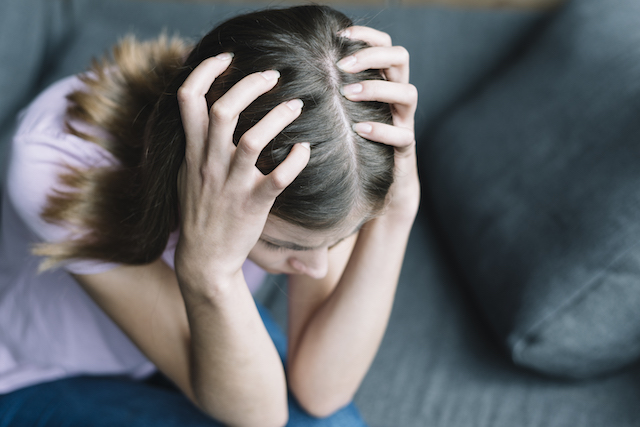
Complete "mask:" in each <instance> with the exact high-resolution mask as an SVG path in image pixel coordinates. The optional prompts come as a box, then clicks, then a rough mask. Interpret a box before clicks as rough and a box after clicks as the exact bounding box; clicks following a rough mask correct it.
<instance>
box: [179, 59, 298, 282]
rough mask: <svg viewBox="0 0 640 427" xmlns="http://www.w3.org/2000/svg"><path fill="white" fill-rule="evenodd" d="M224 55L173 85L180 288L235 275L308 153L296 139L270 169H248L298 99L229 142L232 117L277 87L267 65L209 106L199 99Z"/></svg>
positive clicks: (293, 115) (225, 62)
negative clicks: (179, 145) (178, 123)
mask: <svg viewBox="0 0 640 427" xmlns="http://www.w3.org/2000/svg"><path fill="white" fill-rule="evenodd" d="M231 59H232V58H231V55H228V54H221V55H218V56H217V57H213V58H209V59H206V60H204V61H203V62H202V63H201V64H200V65H198V67H196V69H195V70H193V72H192V73H191V74H190V75H189V77H188V78H187V79H186V80H185V82H184V84H183V85H182V86H181V87H180V89H179V90H178V102H179V106H180V113H181V117H182V123H183V127H184V131H185V136H186V151H185V158H184V161H183V163H182V166H181V168H180V171H179V173H178V195H179V201H180V216H181V230H180V240H179V242H178V247H177V250H176V259H175V262H176V273H177V274H178V278H179V281H180V282H181V285H184V283H189V284H190V286H199V288H198V290H199V291H201V292H205V293H209V292H211V291H212V290H214V289H215V286H223V285H224V284H228V283H231V282H232V279H237V278H238V277H239V276H238V275H240V274H242V264H243V263H244V261H245V260H246V258H247V256H248V254H249V252H250V251H251V249H252V248H253V246H254V245H255V244H256V242H257V241H258V238H259V237H260V234H261V233H262V229H263V228H264V224H265V222H266V220H267V215H268V214H269V211H270V209H271V207H272V205H273V203H274V201H275V198H276V196H278V194H280V193H281V192H282V191H283V190H284V189H285V188H286V187H287V186H288V185H289V184H290V183H291V182H292V181H293V180H294V179H295V178H296V177H297V176H298V174H299V173H300V172H301V171H302V169H303V168H304V167H305V166H306V164H307V162H308V161H309V155H310V150H309V146H308V144H304V143H302V144H301V143H298V144H295V145H294V146H293V148H292V150H291V152H290V153H289V155H288V156H287V158H286V159H285V160H284V161H283V162H282V163H281V164H280V165H279V166H278V167H277V168H275V169H274V170H273V171H272V172H271V173H270V174H268V175H263V174H262V173H261V172H260V171H259V170H258V169H257V167H256V166H255V165H256V161H257V159H258V156H259V154H260V152H261V151H262V149H263V148H264V147H265V146H266V145H267V144H268V143H269V142H270V141H271V140H272V139H273V138H275V137H276V136H277V135H278V134H279V133H280V132H282V130H283V129H284V128H285V127H286V126H287V125H288V124H290V123H291V122H292V121H293V120H295V119H296V118H297V117H298V116H299V115H300V113H301V111H302V101H300V100H291V101H288V102H285V103H283V104H281V105H279V106H277V107H275V108H274V109H273V110H271V111H270V112H269V113H268V114H267V115H266V116H265V117H264V118H263V119H262V120H260V121H259V122H258V123H257V124H256V125H255V126H253V127H252V128H251V129H249V130H248V131H247V132H246V133H245V134H244V135H242V137H241V138H240V140H239V142H238V146H237V147H236V146H235V145H234V143H233V140H232V138H233V134H234V131H235V128H236V125H237V122H238V117H239V115H240V114H241V113H242V111H243V110H244V109H245V108H247V107H248V106H249V105H250V104H251V103H252V102H253V101H254V100H255V99H256V98H257V97H259V96H260V95H262V94H264V93H265V92H267V91H269V90H271V89H272V88H273V87H274V86H275V85H276V83H277V81H278V78H279V73H278V72H277V71H273V70H269V71H264V72H262V73H255V74H251V75H249V76H247V77H245V78H243V79H242V80H241V81H240V82H238V83H237V84H236V85H234V86H233V87H232V88H231V89H229V91H228V92H227V93H225V94H224V95H223V96H222V97H220V98H219V99H218V100H217V101H216V102H215V103H214V104H213V105H212V107H211V109H210V110H208V108H207V100H206V98H205V96H206V94H207V92H208V91H209V89H210V87H211V85H212V83H213V81H214V79H215V78H216V77H217V76H219V75H220V74H221V73H222V72H223V71H224V70H225V69H226V68H227V67H228V66H229V64H230V63H231ZM233 281H235V280H233ZM203 286H204V288H203ZM212 286H213V287H214V289H211V287H212Z"/></svg>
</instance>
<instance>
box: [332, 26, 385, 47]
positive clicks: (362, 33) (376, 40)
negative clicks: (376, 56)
mask: <svg viewBox="0 0 640 427" xmlns="http://www.w3.org/2000/svg"><path fill="white" fill-rule="evenodd" d="M340 35H341V36H342V37H346V38H349V39H352V40H362V41H363V42H367V43H369V44H370V45H371V46H391V36H389V34H387V33H384V32H382V31H378V30H374V29H373V28H369V27H363V26H360V25H354V26H352V27H349V28H347V29H345V30H343V31H341V32H340Z"/></svg>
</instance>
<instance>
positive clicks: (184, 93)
mask: <svg viewBox="0 0 640 427" xmlns="http://www.w3.org/2000/svg"><path fill="white" fill-rule="evenodd" d="M195 96H196V94H195V93H194V90H193V87H191V86H189V85H188V84H183V85H182V86H180V87H179V88H178V101H180V102H188V101H190V100H192V99H193V98H195Z"/></svg>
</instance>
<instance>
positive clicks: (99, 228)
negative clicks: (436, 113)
mask: <svg viewBox="0 0 640 427" xmlns="http://www.w3.org/2000/svg"><path fill="white" fill-rule="evenodd" d="M351 25H352V23H351V21H350V20H349V19H348V18H346V17H345V16H344V15H343V14H341V13H339V12H337V11H335V10H333V9H331V8H328V7H322V6H302V7H294V8H289V9H281V10H265V11H260V12H254V13H250V14H247V15H242V16H239V17H236V18H233V19H231V20H229V21H226V22H224V23H222V24H221V25H219V26H218V27H216V28H215V29H213V30H212V31H211V32H210V33H209V34H207V35H206V36H205V37H204V38H203V39H202V40H201V41H200V42H198V44H197V45H196V46H195V47H194V48H193V49H192V50H191V51H190V52H189V51H188V49H186V48H185V47H184V45H182V44H181V43H180V42H179V41H178V40H167V38H166V37H164V38H163V37H161V38H160V39H158V40H157V41H154V42H148V43H139V42H136V41H135V40H134V39H126V40H125V41H123V42H122V43H121V44H120V45H119V46H117V47H116V48H115V49H114V60H113V61H109V60H105V61H103V62H96V63H95V64H94V66H93V68H92V73H89V74H86V75H85V76H84V77H82V78H83V80H84V82H85V83H86V86H87V88H86V90H79V91H77V92H74V93H73V94H71V95H70V96H69V99H70V101H71V107H70V108H69V110H68V117H69V120H70V121H71V122H73V121H75V120H80V121H84V122H86V123H87V124H89V125H90V126H94V127H96V128H100V129H103V130H105V131H106V132H107V134H110V135H112V136H113V138H107V139H101V138H100V137H95V136H91V135H87V134H85V133H82V132H79V131H77V130H76V129H74V128H73V127H72V126H71V127H70V132H71V133H73V134H75V135H77V136H79V137H81V138H85V139H89V140H92V141H93V142H95V143H97V144H99V145H101V146H102V147H103V148H105V149H106V150H108V151H109V152H111V153H112V154H113V155H114V157H115V158H116V159H117V160H118V161H119V163H120V164H121V167H120V168H116V169H112V168H108V169H95V170H94V169H92V170H83V171H80V170H70V171H69V173H68V174H67V175H65V176H63V177H62V180H63V183H64V184H65V185H66V186H67V187H68V188H70V189H72V191H65V192H58V193H55V194H52V195H50V197H49V203H48V205H47V207H46V209H45V211H44V212H43V214H42V217H43V218H44V219H45V220H47V221H51V222H57V223H60V222H62V223H64V222H67V223H71V224H74V225H75V226H77V229H79V230H87V232H86V233H83V234H82V235H79V236H73V238H72V239H70V240H67V241H64V242H58V243H51V244H43V245H40V246H39V247H38V249H37V251H36V253H38V254H41V255H45V256H47V257H48V262H47V264H46V265H47V266H50V265H53V264H54V263H56V262H60V261H64V260H66V259H70V258H89V259H103V260H107V261H112V262H120V263H124V264H144V263H148V262H152V261H154V260H155V259H157V258H158V257H159V256H160V255H161V254H162V252H163V251H164V249H165V247H166V244H167V241H168V238H169V234H170V233H171V232H172V231H173V230H176V229H177V227H178V225H179V207H178V194H177V185H176V183H177V175H178V170H179V168H180V165H181V164H182V161H183V158H184V152H185V135H184V130H183V127H182V122H181V118H180V110H179V106H178V102H177V92H178V88H179V87H180V86H181V85H182V84H183V83H184V81H185V79H186V78H187V77H188V76H189V74H190V73H191V72H192V71H193V70H194V69H195V68H196V67H197V65H198V64H199V63H200V62H202V61H203V60H204V59H206V58H209V57H212V56H215V55H217V54H219V53H222V52H233V53H234V54H235V57H234V58H233V61H232V63H231V65H230V67H229V68H228V69H227V70H226V71H225V72H224V73H223V74H222V75H221V76H219V77H218V78H217V79H216V81H215V82H214V84H213V86H212V87H211V90H210V92H209V94H208V100H209V102H210V103H213V102H214V101H215V100H216V99H217V98H218V97H220V96H221V95H222V94H223V93H225V91H227V90H228V89H229V88H230V87H231V86H232V85H233V84H235V83H236V82H238V81H239V80H240V79H242V78H243V77H244V76H246V75H248V74H250V73H253V72H256V71H265V70H268V69H275V70H278V71H279V72H280V74H281V77H280V79H279V82H278V84H277V85H276V87H275V88H274V89H272V90H271V91H269V92H268V93H267V94H265V95H263V96H261V97H259V98H258V99H257V100H256V101H255V102H254V103H253V104H251V105H250V106H249V107H248V108H247V109H246V111H244V112H243V114H242V115H241V117H240V119H239V122H238V127H237V131H236V135H235V139H236V142H237V140H238V139H239V137H240V136H241V135H242V134H243V133H244V132H245V131H246V130H247V129H249V128H250V127H251V126H252V125H254V124H255V123H256V122H257V121H258V120H259V119H260V118H262V117H263V116H264V115H265V114H266V113H267V112H268V111H270V110H271V109H272V108H273V107H275V106H276V105H278V104H279V103H281V102H283V101H287V100H290V99H295V98H300V99H302V100H303V102H304V109H303V112H302V114H301V115H300V117H298V118H297V119H296V120H295V121H294V122H293V123H292V124H291V125H289V126H288V127H287V128H285V130H284V131H283V132H282V133H281V134H280V135H278V136H277V137H276V138H275V139H274V140H273V141H272V142H271V143H270V144H269V145H268V146H267V147H266V148H265V150H264V151H263V152H262V154H261V156H260V158H259V160H258V163H257V166H258V168H259V169H260V170H261V171H262V172H263V173H268V172H270V171H271V170H272V169H274V168H275V167H276V166H277V165H278V164H279V163H280V162H281V161H282V160H283V159H284V158H285V157H286V156H287V154H288V153H289V150H290V149H291V147H292V146H293V144H295V143H298V142H310V143H311V159H310V161H309V164H308V165H307V167H306V168H305V169H304V170H303V171H302V173H301V174H300V175H299V176H298V177H297V178H296V180H295V181H294V182H293V183H292V184H291V185H290V186H289V187H288V188H287V189H285V191H284V192H283V193H282V194H281V195H280V196H279V197H278V198H277V199H276V201H275V204H274V205H273V209H272V212H271V213H272V215H270V217H277V218H280V219H281V220H283V221H285V222H286V223H287V224H291V225H292V226H295V227H298V228H301V229H306V230H315V231H323V232H327V235H329V234H332V233H334V232H335V231H336V230H345V229H346V228H349V227H351V226H352V225H353V224H356V223H360V222H362V221H363V220H365V219H367V218H369V217H371V216H373V215H375V214H377V213H378V211H379V210H380V209H382V207H383V205H384V202H385V197H386V194H387V192H388V190H389V187H390V185H391V183H392V180H393V173H392V172H393V149H392V148H391V147H389V146H385V145H382V144H377V143H373V142H371V141H368V140H366V139H363V138H361V137H360V136H358V134H356V133H355V132H354V131H353V129H352V126H353V124H354V123H357V122H361V121H376V122H383V123H384V122H386V123H390V122H391V112H390V108H389V106H388V105H387V104H383V103H377V102H352V101H348V100H347V99H346V98H344V97H343V96H342V95H341V94H340V89H341V87H343V86H344V85H347V84H351V83H355V82H358V81H362V80H371V79H382V78H383V77H382V74H381V73H380V72H379V71H376V70H368V71H364V72H361V73H357V74H349V73H344V72H342V71H340V70H339V69H338V68H337V66H336V63H337V62H338V61H339V60H340V59H342V58H344V57H346V56H348V55H350V54H353V53H355V52H356V51H358V50H360V49H362V48H364V47H366V46H365V44H364V43H363V42H359V41H354V40H350V39H348V38H343V37H340V36H339V35H338V34H339V32H340V31H341V30H343V29H345V28H347V27H349V26H351ZM185 58H186V60H185ZM107 69H108V70H109V71H108V72H106V71H105V70H107Z"/></svg>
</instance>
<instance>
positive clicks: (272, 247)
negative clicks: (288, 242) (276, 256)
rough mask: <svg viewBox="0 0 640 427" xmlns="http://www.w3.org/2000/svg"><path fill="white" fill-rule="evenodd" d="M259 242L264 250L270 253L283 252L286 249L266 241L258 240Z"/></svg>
mask: <svg viewBox="0 0 640 427" xmlns="http://www.w3.org/2000/svg"><path fill="white" fill-rule="evenodd" d="M260 242H261V243H262V244H263V245H264V247H265V248H267V249H268V250H270V251H284V250H286V249H287V248H285V247H283V246H279V245H274V244H273V243H271V242H267V241H266V240H262V239H260Z"/></svg>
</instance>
